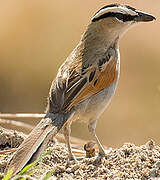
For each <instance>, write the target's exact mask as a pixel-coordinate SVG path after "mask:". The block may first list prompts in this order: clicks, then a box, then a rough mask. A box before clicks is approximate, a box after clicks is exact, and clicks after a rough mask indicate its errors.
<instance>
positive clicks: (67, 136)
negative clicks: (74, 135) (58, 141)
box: [63, 122, 75, 160]
mask: <svg viewBox="0 0 160 180" xmlns="http://www.w3.org/2000/svg"><path fill="white" fill-rule="evenodd" d="M70 126H71V123H70V122H69V123H66V124H65V126H64V128H63V133H64V138H65V141H66V145H67V148H68V153H69V154H68V158H69V160H75V157H74V155H73V153H72V149H71V145H70V133H71V127H70Z"/></svg>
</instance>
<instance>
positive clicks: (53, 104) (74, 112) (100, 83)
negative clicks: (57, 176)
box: [5, 4, 156, 174]
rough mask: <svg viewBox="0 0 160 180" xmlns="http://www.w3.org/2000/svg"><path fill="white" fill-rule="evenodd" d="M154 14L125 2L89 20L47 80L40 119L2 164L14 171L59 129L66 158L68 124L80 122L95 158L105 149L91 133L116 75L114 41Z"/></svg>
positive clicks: (117, 57)
mask: <svg viewBox="0 0 160 180" xmlns="http://www.w3.org/2000/svg"><path fill="white" fill-rule="evenodd" d="M153 20H156V18H155V17H154V16H153V15H151V14H148V13H146V12H142V11H139V10H137V9H135V8H133V7H131V6H129V5H123V4H110V5H106V6H104V7H102V8H101V9H99V10H98V11H97V12H96V13H95V14H94V15H93V17H92V18H91V20H90V23H89V25H88V26H87V28H86V31H85V32H84V34H83V35H82V37H81V39H80V41H79V43H78V45H77V46H76V47H75V49H74V50H73V51H72V52H71V53H70V55H69V56H68V57H67V59H66V60H65V61H64V63H63V64H62V65H61V66H60V68H59V70H58V73H57V76H56V77H55V79H54V80H53V82H52V85H51V88H50V92H49V97H48V106H47V110H46V114H45V117H44V118H43V119H42V120H41V121H40V122H39V124H38V125H37V126H36V127H35V128H34V129H33V130H32V131H31V133H30V134H29V135H28V137H27V138H26V139H25V140H24V142H23V143H22V144H21V145H20V146H19V148H18V149H17V151H16V152H15V154H14V155H13V156H12V158H11V160H10V161H9V163H8V164H7V166H6V169H5V172H7V171H9V170H11V169H12V171H13V174H16V173H18V172H19V171H20V170H21V169H22V168H23V167H24V166H25V165H26V164H27V163H29V162H32V161H34V160H35V159H37V158H38V157H40V155H41V153H42V152H43V151H44V150H45V148H46V146H47V143H48V141H49V139H50V138H53V137H55V136H56V134H57V133H58V132H59V131H60V130H61V129H63V133H64V138H65V141H66V145H67V148H68V159H69V160H70V161H71V160H75V157H74V155H73V153H72V150H71V146H70V133H71V129H70V126H71V123H72V122H73V121H83V122H85V123H87V124H88V130H89V132H90V134H91V135H92V137H93V139H94V141H95V143H96V144H97V146H98V151H99V152H98V156H97V159H99V160H100V159H102V158H103V157H104V156H105V150H104V148H103V146H102V144H101V143H100V141H99V139H98V137H97V135H96V131H95V129H96V124H97V121H98V119H99V117H100V115H101V114H102V113H103V112H104V110H105V109H106V108H107V106H108V105H109V103H110V101H111V99H112V97H113V95H114V94H115V90H116V87H117V83H118V80H119V76H120V53H119V41H120V39H121V37H122V36H123V35H124V33H125V32H126V31H127V30H128V29H130V28H131V27H132V26H133V25H135V24H138V23H139V22H149V21H153Z"/></svg>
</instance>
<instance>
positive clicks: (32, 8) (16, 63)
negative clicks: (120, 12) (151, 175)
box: [0, 0, 160, 147]
mask: <svg viewBox="0 0 160 180" xmlns="http://www.w3.org/2000/svg"><path fill="white" fill-rule="evenodd" d="M115 2H117V3H123V4H128V5H131V6H133V7H136V8H137V9H140V10H144V11H146V12H149V13H151V14H153V15H155V16H156V17H157V21H155V22H152V23H142V24H140V25H138V26H136V27H134V28H133V29H131V30H130V31H129V32H128V33H126V35H125V36H124V37H123V39H122V40H121V43H120V52H121V76H120V81H119V85H118V88H117V91H116V94H115V96H114V98H113V100H112V102H111V104H110V105H109V107H108V108H107V110H106V111H105V112H104V113H103V115H102V116H101V118H100V119H99V121H98V125H97V135H98V136H99V138H100V140H101V141H102V143H103V144H105V145H107V146H108V147H110V146H112V147H119V146H121V145H122V144H123V143H124V142H133V143H135V144H137V145H140V144H143V143H145V142H146V141H147V140H149V139H153V140H155V141H156V143H158V144H160V142H159V141H160V139H159V137H160V45H159V42H160V35H159V34H160V33H159V32H160V23H159V17H160V8H159V7H160V1H159V0H154V3H153V1H149V0H141V1H139V0H135V1H131V0H128V1H127V0H126V1H124V0H123V1H120V0H119V1H118V0H117V1H111V0H107V1H105V0H100V1H96V0H94V1H93V0H87V1H82V0H76V1H75V0H67V1H64V0H54V1H53V0H52V1H51V0H45V1H44V0H38V1H26V0H14V1H9V0H5V1H1V2H0V112H1V113H23V112H24V113H43V112H44V110H45V107H46V104H47V96H48V92H49V88H50V85H51V82H52V80H53V79H54V77H55V76H56V73H57V70H58V68H59V66H60V65H61V63H62V62H63V61H64V60H65V59H66V57H67V56H68V55H69V54H70V52H71V51H72V50H73V48H74V47H75V46H76V45H77V43H78V42H79V40H80V36H81V34H82V33H83V32H84V31H85V29H86V26H87V24H88V23H89V22H90V19H91V17H92V16H93V14H94V13H95V12H96V11H97V10H98V9H99V8H101V7H102V6H104V5H106V4H110V3H115ZM22 120H23V119H22ZM23 121H25V122H27V123H30V124H32V125H36V124H37V123H38V121H39V120H23ZM7 128H9V127H8V126H7ZM20 130H21V131H23V129H20ZM72 136H75V137H79V138H82V139H86V140H87V139H90V138H91V137H90V135H89V133H88V130H87V125H86V124H79V123H74V124H73V126H72Z"/></svg>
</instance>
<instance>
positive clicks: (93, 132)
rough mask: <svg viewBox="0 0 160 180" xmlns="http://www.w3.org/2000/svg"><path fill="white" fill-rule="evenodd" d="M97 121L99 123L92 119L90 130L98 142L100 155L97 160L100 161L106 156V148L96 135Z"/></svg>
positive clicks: (89, 125)
mask: <svg viewBox="0 0 160 180" xmlns="http://www.w3.org/2000/svg"><path fill="white" fill-rule="evenodd" d="M96 123H97V120H94V121H90V122H89V124H88V130H89V132H90V133H91V135H92V136H93V138H94V140H95V141H96V144H97V146H98V149H99V155H98V157H97V161H100V160H101V159H102V158H103V157H104V156H105V150H104V148H103V146H102V145H101V143H100V141H99V139H98V137H97V135H96V132H95V129H96Z"/></svg>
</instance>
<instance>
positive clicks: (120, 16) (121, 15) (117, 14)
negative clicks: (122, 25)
mask: <svg viewBox="0 0 160 180" xmlns="http://www.w3.org/2000/svg"><path fill="white" fill-rule="evenodd" d="M116 18H117V19H119V20H121V21H123V20H124V15H123V14H122V13H116Z"/></svg>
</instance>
